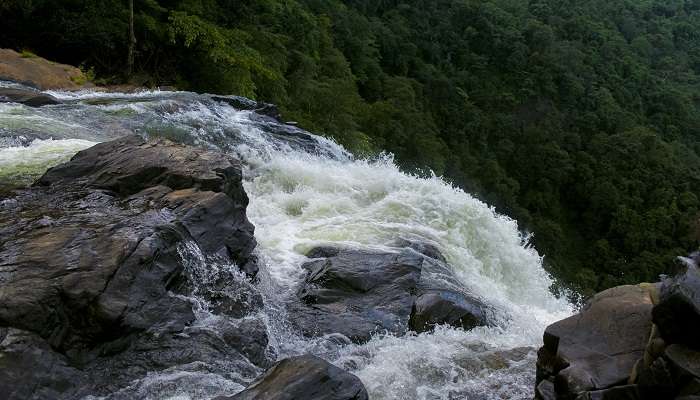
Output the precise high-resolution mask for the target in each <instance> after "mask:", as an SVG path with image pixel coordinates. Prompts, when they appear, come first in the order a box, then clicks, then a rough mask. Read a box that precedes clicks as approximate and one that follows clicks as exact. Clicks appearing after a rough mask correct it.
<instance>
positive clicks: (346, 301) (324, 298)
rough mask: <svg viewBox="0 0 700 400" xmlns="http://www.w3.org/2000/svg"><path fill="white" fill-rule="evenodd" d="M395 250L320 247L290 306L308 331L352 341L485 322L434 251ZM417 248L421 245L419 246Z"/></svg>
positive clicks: (483, 309) (485, 312)
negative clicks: (372, 336) (443, 326)
mask: <svg viewBox="0 0 700 400" xmlns="http://www.w3.org/2000/svg"><path fill="white" fill-rule="evenodd" d="M402 245H404V247H403V248H401V249H398V250H397V251H395V252H388V251H387V252H385V251H374V250H362V249H360V250H358V249H342V248H337V247H318V248H315V249H313V250H311V252H309V254H307V256H308V257H309V258H312V259H313V260H312V261H309V262H307V263H306V264H304V265H303V268H305V269H306V270H308V271H309V272H308V275H307V277H306V279H305V281H304V283H303V285H302V287H301V288H300V290H299V292H298V297H299V299H300V302H299V303H298V304H295V305H293V306H292V307H291V309H292V312H293V313H294V318H293V320H294V321H296V323H297V324H298V325H299V327H300V328H301V329H302V331H303V332H304V333H305V334H307V335H311V336H314V335H323V334H330V333H341V334H343V335H345V336H347V337H348V338H350V339H351V340H353V341H355V342H365V341H367V340H369V338H370V336H371V335H372V333H375V332H385V331H387V332H391V333H394V334H398V335H400V334H403V333H405V332H406V331H408V330H409V329H411V330H415V331H418V332H422V331H424V330H429V329H431V327H432V326H433V325H435V324H443V323H446V324H452V325H456V326H462V327H464V328H465V329H470V328H473V327H474V326H477V325H484V324H488V323H489V318H490V316H491V312H492V310H491V309H490V308H489V307H488V306H486V305H485V304H483V303H482V302H481V301H479V300H478V299H476V298H475V297H474V296H470V295H469V294H468V293H466V292H465V291H464V290H463V289H460V288H461V286H460V285H459V283H458V282H457V281H456V278H455V277H454V276H453V275H452V273H451V271H450V269H449V267H448V266H447V265H446V264H445V263H444V259H443V258H442V255H440V254H439V252H438V251H437V250H436V249H434V248H433V249H431V250H432V252H430V251H427V250H424V251H426V253H427V254H431V255H434V256H436V257H438V258H434V257H431V256H429V255H426V254H423V253H420V252H418V251H416V250H414V249H413V248H411V247H409V245H408V244H406V243H403V244H402ZM419 249H420V248H419Z"/></svg>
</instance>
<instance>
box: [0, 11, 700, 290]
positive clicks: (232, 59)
mask: <svg viewBox="0 0 700 400" xmlns="http://www.w3.org/2000/svg"><path fill="white" fill-rule="evenodd" d="M127 12H128V11H127V1H125V0H87V1H77V0H68V1H61V2H55V1H49V0H10V1H9V2H4V3H2V5H1V6H0V18H1V19H2V21H3V23H4V24H5V26H4V27H3V29H2V30H1V31H0V45H2V46H8V47H14V48H17V49H22V48H28V49H30V50H33V51H35V52H37V53H38V54H41V55H43V56H46V57H49V58H53V59H56V60H59V61H63V62H69V63H74V64H85V65H88V66H92V67H94V68H95V70H96V71H97V72H98V74H99V75H100V76H101V77H103V79H108V80H109V79H112V80H119V79H121V78H122V77H121V76H120V74H121V73H122V71H123V63H124V59H125V55H126V51H127V46H128V37H127V35H128V27H127V21H128V20H127ZM135 12H136V18H135V26H136V36H137V39H138V42H137V49H136V50H137V52H136V68H137V72H139V74H138V75H137V76H140V78H139V79H140V82H139V83H144V84H153V85H156V84H172V83H174V84H176V85H178V86H179V87H182V88H185V89H193V90H199V91H208V92H222V93H237V94H242V95H246V96H249V97H252V98H257V99H262V100H265V101H270V102H274V103H277V104H279V105H280V106H281V108H282V110H283V112H284V115H285V116H286V118H288V119H293V120H296V121H298V122H299V123H300V124H301V125H302V126H304V127H306V128H308V129H311V130H314V131H318V132H323V133H325V134H328V135H330V136H333V137H334V138H336V139H337V140H338V141H340V142H341V143H343V144H345V145H346V146H348V147H350V148H351V149H353V150H355V151H356V152H359V153H362V154H372V153H375V152H377V151H379V150H382V149H385V150H388V151H391V152H393V153H394V154H395V155H396V159H397V160H398V162H399V163H400V164H401V165H402V166H403V167H404V168H406V169H409V170H416V169H422V168H429V169H432V170H433V171H434V172H435V173H437V174H440V175H444V176H446V177H447V178H448V179H450V180H452V181H453V182H454V183H455V184H457V185H459V186H461V187H463V188H465V189H466V190H467V191H470V192H472V193H475V194H477V195H478V196H480V197H481V198H483V199H485V200H486V201H488V202H489V203H491V204H494V205H495V206H496V207H497V209H498V210H499V211H501V212H504V213H507V214H509V215H511V216H513V217H514V218H517V219H518V220H519V221H520V223H521V226H523V227H524V228H525V229H527V230H530V231H532V232H534V241H535V244H536V246H537V248H538V249H539V250H540V251H541V252H542V253H544V254H545V255H546V257H545V260H546V262H547V265H548V266H549V268H550V269H551V270H552V271H553V272H554V273H555V275H557V276H559V277H560V278H562V279H563V280H564V281H565V282H568V283H572V284H574V285H575V286H576V287H577V288H579V289H580V290H583V291H584V292H590V291H592V290H600V289H603V288H605V287H609V286H611V285H616V284H620V283H625V282H636V281H640V280H654V279H656V276H657V275H658V274H659V273H663V272H665V271H667V269H668V266H669V263H670V260H672V258H673V257H674V256H676V255H679V254H684V253H686V252H687V251H689V250H692V249H694V248H696V247H697V241H698V217H699V214H698V213H699V207H700V203H699V201H698V198H699V196H700V186H699V185H698V183H699V182H698V180H699V179H700V159H699V158H698V151H700V141H699V139H700V113H699V112H698V107H699V106H700V95H699V94H698V93H700V80H699V78H698V75H699V74H700V0H674V1H669V0H618V1H612V2H611V1H603V0H591V1H587V2H579V1H573V0H530V1H529V2H528V1H522V0H431V1H427V0H402V1H396V0H344V1H340V0H246V1H233V0H137V1H135ZM39 25H41V27H42V28H41V29H38V26H39Z"/></svg>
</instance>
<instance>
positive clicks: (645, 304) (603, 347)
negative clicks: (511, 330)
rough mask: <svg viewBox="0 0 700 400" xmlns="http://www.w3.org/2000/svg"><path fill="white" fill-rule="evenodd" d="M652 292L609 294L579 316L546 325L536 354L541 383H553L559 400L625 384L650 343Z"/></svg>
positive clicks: (623, 290) (641, 288) (627, 289)
mask: <svg viewBox="0 0 700 400" xmlns="http://www.w3.org/2000/svg"><path fill="white" fill-rule="evenodd" d="M652 290H653V288H652V287H649V286H643V285H638V286H620V287H616V288H612V289H608V290H606V291H603V292H601V293H599V294H597V295H596V296H595V297H593V299H591V300H590V301H589V302H588V303H587V304H586V306H585V307H584V308H583V309H582V310H581V312H580V313H578V314H577V315H574V316H572V317H569V318H567V319H564V320H562V321H559V322H556V323H554V324H552V325H550V326H548V327H547V329H546V330H545V333H544V346H543V347H542V348H541V349H540V350H539V352H538V360H537V380H538V383H539V382H541V381H542V380H543V379H548V380H551V381H553V383H554V386H555V390H556V393H557V395H558V396H559V398H575V397H576V396H578V395H579V394H581V393H583V392H595V391H599V390H603V389H607V388H610V387H612V386H616V385H624V384H625V383H626V382H627V380H628V379H629V377H630V374H631V372H632V370H633V367H634V365H635V363H637V361H638V360H640V359H641V358H642V356H643V354H644V351H645V347H646V344H647V341H648V339H649V335H650V332H651V326H652V323H651V309H652V297H651V296H652Z"/></svg>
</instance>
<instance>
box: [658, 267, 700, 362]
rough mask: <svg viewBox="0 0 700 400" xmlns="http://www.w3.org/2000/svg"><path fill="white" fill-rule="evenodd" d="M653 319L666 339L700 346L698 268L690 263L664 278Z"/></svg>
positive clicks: (699, 274) (699, 276) (699, 281)
mask: <svg viewBox="0 0 700 400" xmlns="http://www.w3.org/2000/svg"><path fill="white" fill-rule="evenodd" d="M652 313H653V318H654V323H655V324H656V326H658V328H659V331H660V333H661V337H663V339H664V340H665V341H666V342H667V343H680V344H685V345H686V346H690V347H693V348H696V349H700V340H698V337H699V335H700V271H698V267H697V265H695V264H694V263H690V264H689V265H688V266H687V267H686V268H685V271H684V272H682V273H680V274H678V275H676V276H675V277H673V278H670V279H667V280H666V281H664V282H663V285H662V287H661V289H660V291H659V303H658V304H657V305H656V306H655V307H654V310H653V312H652Z"/></svg>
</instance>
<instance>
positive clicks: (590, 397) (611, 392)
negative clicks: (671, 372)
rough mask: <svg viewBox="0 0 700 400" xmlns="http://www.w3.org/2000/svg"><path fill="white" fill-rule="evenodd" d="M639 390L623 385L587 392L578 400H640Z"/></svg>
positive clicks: (577, 399)
mask: <svg viewBox="0 0 700 400" xmlns="http://www.w3.org/2000/svg"><path fill="white" fill-rule="evenodd" d="M663 398H666V397H658V398H657V399H663ZM638 399H640V397H639V388H638V387H637V385H622V386H615V387H612V388H609V389H604V390H596V391H592V392H586V393H583V394H581V395H579V396H578V397H576V400H638Z"/></svg>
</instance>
